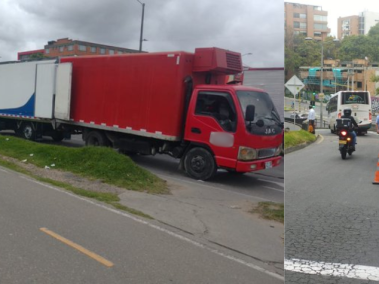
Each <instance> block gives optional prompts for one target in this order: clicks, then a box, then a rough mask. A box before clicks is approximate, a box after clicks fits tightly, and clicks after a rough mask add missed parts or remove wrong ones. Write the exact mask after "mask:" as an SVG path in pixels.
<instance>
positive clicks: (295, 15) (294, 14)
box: [293, 13, 307, 19]
mask: <svg viewBox="0 0 379 284" xmlns="http://www.w3.org/2000/svg"><path fill="white" fill-rule="evenodd" d="M293 17H294V18H297V19H306V18H307V15H306V14H300V13H293Z"/></svg>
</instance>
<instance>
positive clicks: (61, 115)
mask: <svg viewBox="0 0 379 284" xmlns="http://www.w3.org/2000/svg"><path fill="white" fill-rule="evenodd" d="M71 82H72V64H71V63H61V64H58V67H57V75H56V87H55V109H54V116H55V118H57V119H62V120H69V119H70V104H71Z"/></svg>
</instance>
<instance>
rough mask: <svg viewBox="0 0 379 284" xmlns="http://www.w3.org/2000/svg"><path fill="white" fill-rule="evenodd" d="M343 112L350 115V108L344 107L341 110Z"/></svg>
mask: <svg viewBox="0 0 379 284" xmlns="http://www.w3.org/2000/svg"><path fill="white" fill-rule="evenodd" d="M343 114H344V115H346V116H350V115H351V109H350V108H345V109H344V110H343Z"/></svg>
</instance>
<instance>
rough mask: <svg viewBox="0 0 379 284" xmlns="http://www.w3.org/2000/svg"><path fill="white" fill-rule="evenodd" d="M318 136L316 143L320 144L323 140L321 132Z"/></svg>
mask: <svg viewBox="0 0 379 284" xmlns="http://www.w3.org/2000/svg"><path fill="white" fill-rule="evenodd" d="M319 136H320V140H319V141H317V142H316V144H320V143H321V142H322V141H324V136H322V135H321V134H319Z"/></svg>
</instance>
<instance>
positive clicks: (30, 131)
mask: <svg viewBox="0 0 379 284" xmlns="http://www.w3.org/2000/svg"><path fill="white" fill-rule="evenodd" d="M23 133H24V137H25V138H26V139H30V138H32V135H33V129H32V128H31V127H30V126H27V127H25V128H24V131H23Z"/></svg>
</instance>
